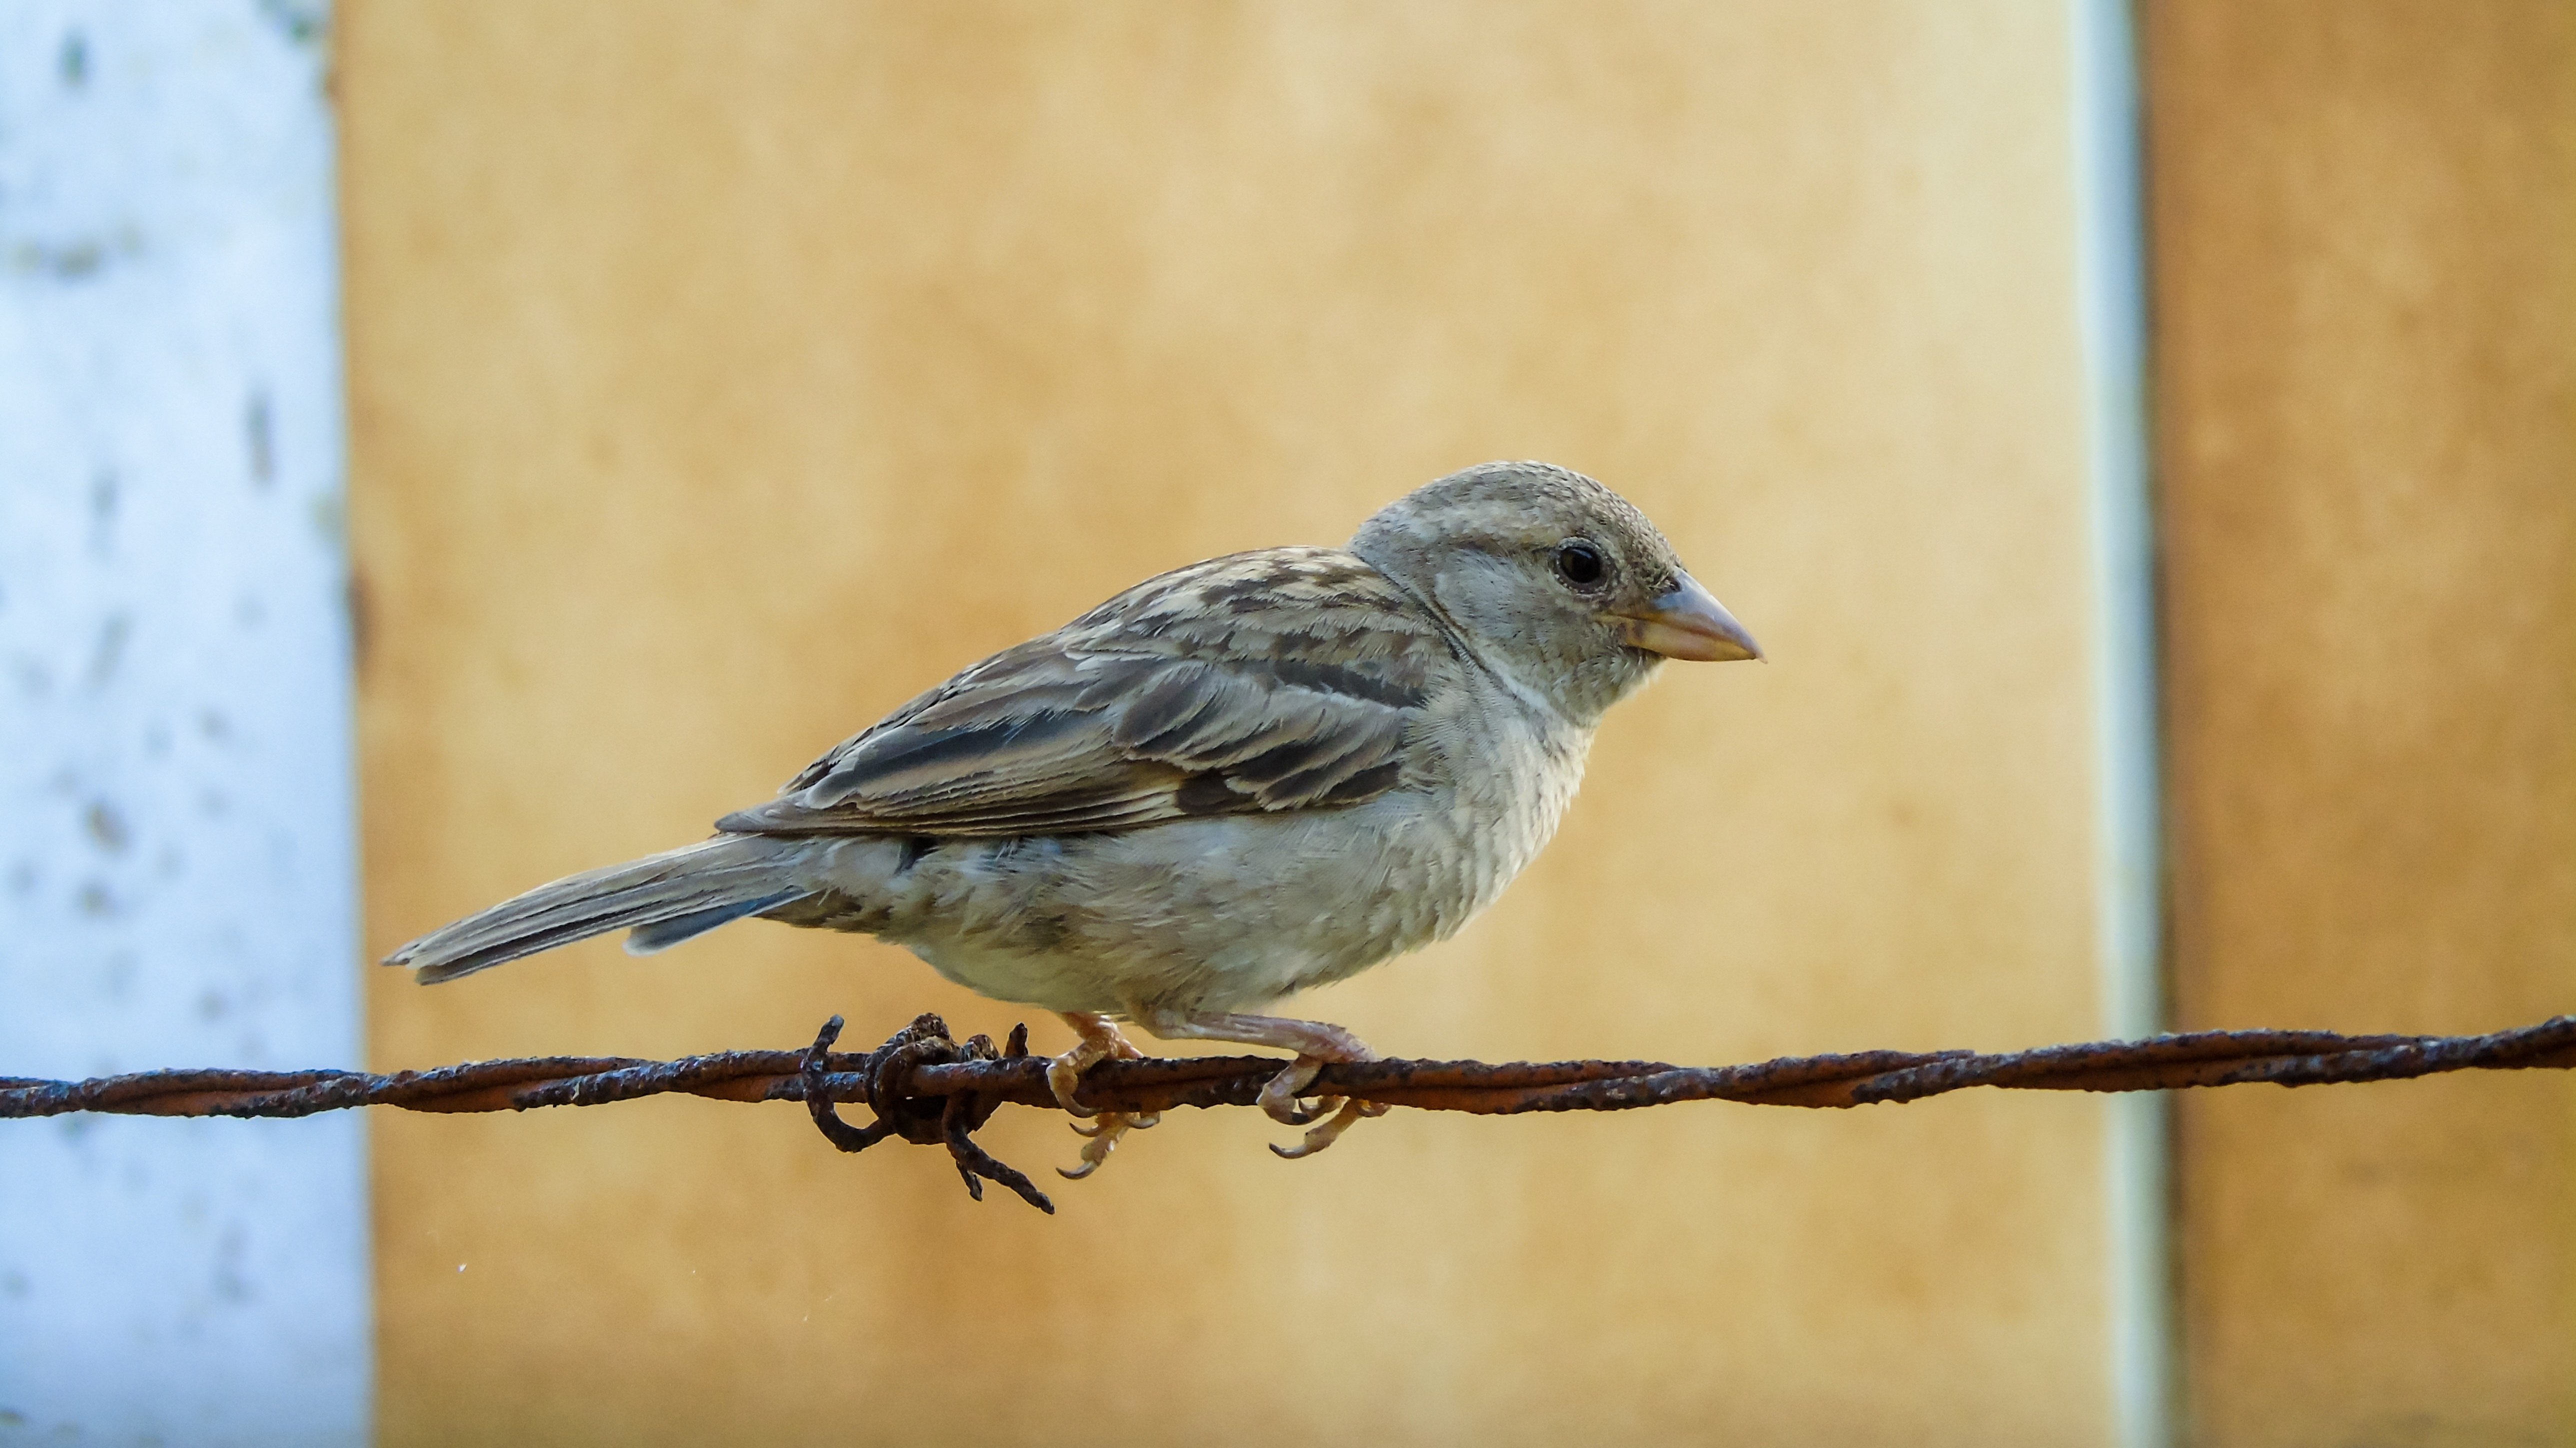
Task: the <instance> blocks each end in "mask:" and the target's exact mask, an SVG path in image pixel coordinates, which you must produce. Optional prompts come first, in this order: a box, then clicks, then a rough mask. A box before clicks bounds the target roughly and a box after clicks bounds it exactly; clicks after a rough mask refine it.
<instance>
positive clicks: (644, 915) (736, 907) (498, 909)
mask: <svg viewBox="0 0 2576 1448" xmlns="http://www.w3.org/2000/svg"><path fill="white" fill-rule="evenodd" d="M799 854H800V851H799V849H798V842H797V841H794V840H781V839H774V838H771V837H769V836H766V835H718V836H716V837H715V838H714V839H711V840H703V841H700V842H699V843H697V844H694V845H690V846H687V847H685V848H683V849H677V850H670V851H667V852H665V853H663V854H659V855H647V856H645V857H644V858H643V859H640V860H629V861H627V862H626V863H625V864H623V865H611V866H609V867H608V868H607V869H605V870H591V871H589V872H587V873H584V874H579V875H570V876H566V877H565V878H563V879H561V880H557V881H555V882H554V883H553V884H551V885H540V886H538V887H537V888H535V889H533V890H531V891H529V892H528V893H527V894H525V895H521V896H520V897H518V898H517V899H515V900H504V901H502V902H501V903H500V904H498V905H495V906H493V907H492V908H491V909H489V910H485V911H482V912H480V913H477V914H473V915H468V916H466V917H465V918H464V919H462V920H459V921H457V922H456V923H454V924H452V925H442V926H440V927H439V928H438V929H436V930H433V931H431V932H429V933H428V934H427V935H424V936H422V937H421V938H420V939H418V940H415V941H413V942H412V943H411V944H409V945H406V946H404V947H403V948H402V949H400V950H397V951H395V952H394V953H393V954H391V955H389V956H386V957H385V964H387V965H407V966H411V967H412V968H413V969H415V970H416V971H417V972H418V973H419V975H418V979H419V981H420V983H421V984H423V985H435V984H437V983H438V982H440V981H442V980H454V979H456V978H457V977H458V976H460V975H472V974H473V973H474V972H476V971H478V970H482V969H484V968H486V967H489V966H495V965H500V964H502V963H504V962H506V961H512V960H516V959H518V958H519V957H520V956H523V955H534V954H536V953H537V952H538V951H541V950H552V949H554V948H555V947H556V946H558V945H570V944H571V943H572V942H574V941H576V940H587V939H589V938H590V937H591V936H594V935H604V934H606V933H607V932H609V931H611V930H622V929H632V930H633V931H634V932H635V933H634V934H633V935H631V936H629V937H628V938H627V941H626V948H627V950H628V951H629V952H631V953H633V954H636V955H650V954H652V953H653V952H655V951H657V950H667V949H669V948H670V947H671V946H674V945H677V944H679V943H680V942H681V941H683V940H686V939H688V938H689V937H690V936H693V935H700V934H703V933H705V932H707V931H709V930H713V929H715V928H716V927H717V926H719V925H723V924H725V923H727V922H729V921H734V920H740V919H741V918H743V917H744V916H746V915H757V914H759V913H760V912H761V911H763V910H768V909H772V908H775V907H776V906H779V905H784V904H786V903H787V902H789V901H791V900H794V899H797V898H798V897H800V896H803V895H805V894H807V893H809V892H808V891H807V890H806V889H805V888H803V887H801V886H799V885H798V884H797V883H796V879H795V875H796V860H797V857H798V855H799Z"/></svg>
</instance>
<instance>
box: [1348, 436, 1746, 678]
mask: <svg viewBox="0 0 2576 1448" xmlns="http://www.w3.org/2000/svg"><path fill="white" fill-rule="evenodd" d="M1351 551H1352V552H1354V553H1357V554H1358V555H1359V556H1360V557H1362V558H1364V559H1366V560H1367V561H1368V563H1369V564H1370V566H1372V567H1374V568H1376V569H1377V570H1378V571H1379V572H1380V573H1383V574H1385V575H1387V576H1388V577H1389V578H1392V579H1394V580H1395V581H1396V582H1397V583H1399V584H1402V585H1404V586H1405V587H1406V588H1408V589H1410V590H1412V591H1413V592H1414V593H1415V594H1417V595H1418V596H1420V597H1422V598H1424V599H1427V600H1429V601H1430V602H1431V603H1432V604H1433V605H1434V606H1436V607H1437V608H1438V609H1439V610H1440V611H1441V613H1443V614H1445V615H1446V616H1447V617H1448V619H1449V621H1450V623H1451V624H1452V625H1453V626H1455V627H1456V628H1457V629H1458V631H1459V632H1460V633H1462V634H1463V635H1465V637H1466V639H1467V641H1468V643H1469V644H1470V645H1471V646H1472V647H1474V648H1475V649H1476V651H1477V652H1478V654H1479V655H1480V656H1481V657H1482V658H1483V659H1484V660H1485V662H1486V663H1487V664H1489V665H1492V666H1493V667H1496V668H1498V669H1501V670H1503V671H1505V672H1506V673H1508V674H1510V675H1511V677H1512V679H1513V681H1514V682H1516V683H1518V684H1520V685H1521V686H1522V687H1524V688H1527V689H1530V690H1532V691H1533V692H1536V693H1538V694H1540V695H1541V696H1542V697H1544V698H1546V699H1547V700H1548V701H1549V703H1551V704H1552V705H1554V706H1555V707H1556V708H1557V710H1558V711H1559V712H1560V713H1562V714H1564V715H1565V716H1566V717H1567V718H1569V719H1571V720H1574V721H1575V722H1577V723H1582V724H1590V723H1593V722H1594V721H1596V720H1598V719H1599V718H1600V717H1601V714H1602V713H1603V711H1605V710H1607V709H1608V708H1609V707H1610V706H1611V705H1612V704H1615V703H1617V702H1618V701H1619V700H1620V699H1622V698H1624V697H1625V696H1627V695H1628V694H1629V693H1631V692H1632V691H1634V690H1635V689H1636V688H1637V686H1638V685H1640V684H1642V683H1644V682H1645V681H1646V679H1647V677H1648V676H1649V675H1651V674H1652V673H1653V672H1654V670H1655V667H1656V666H1657V665H1658V664H1660V663H1662V662H1663V661H1664V660H1665V659H1697V660H1716V659H1758V658H1760V657H1762V650H1761V648H1760V647H1759V646H1758V645H1756V644H1755V643H1754V642H1753V636H1752V635H1751V634H1748V633H1746V632H1745V631H1744V626H1743V625H1742V624H1739V623H1737V622H1736V621H1735V618H1734V616H1733V615H1731V614H1729V613H1728V612H1727V611H1726V609H1725V608H1724V607H1723V606H1721V605H1720V604H1719V603H1718V601H1717V600H1716V599H1715V598H1712V597H1711V596H1709V592H1708V590H1707V589H1705V588H1702V587H1701V586H1700V585H1699V583H1698V582H1697V580H1695V579H1693V578H1692V577H1691V576H1690V574H1689V573H1688V572H1686V571H1684V570H1683V568H1682V565H1681V560H1680V559H1678V558H1676V557H1674V556H1673V548H1672V545H1671V544H1669V543H1667V542H1665V541H1664V535H1663V534H1662V533H1660V532H1657V531H1656V529H1655V525H1654V524H1652V523H1650V522H1648V521H1646V515H1645V514H1643V513H1640V512H1638V511H1637V509H1636V507H1635V506H1634V505H1633V504H1631V503H1629V501H1628V500H1627V499H1625V498H1622V497H1620V496H1619V495H1618V494H1617V493H1614V492H1612V491H1610V490H1609V489H1608V488H1605V487H1603V486H1601V485H1600V484H1599V483H1596V482H1594V481H1593V480H1592V479H1590V478H1587V477H1585V476H1583V475H1582V474H1581V473H1578V472H1573V471H1571V470H1569V469H1566V468H1560V467H1555V466H1552V465H1550V464H1547V463H1531V462H1520V463H1486V464H1483V465H1482V466H1479V467H1472V468H1469V469H1467V470H1466V471H1464V472H1458V473H1452V474H1450V475H1449V476H1448V477H1445V478H1442V479H1440V480H1439V481H1438V482H1436V483H1430V484H1426V485H1425V486H1423V487H1420V488H1417V489H1415V490H1414V491H1412V492H1410V493H1408V494H1406V495H1405V496H1403V497H1401V498H1398V499H1396V500H1395V501H1394V502H1393V503H1390V504H1388V505H1387V506H1386V507H1384V508H1382V509H1380V510H1379V511H1378V513H1377V514H1376V516H1374V517H1372V518H1370V519H1369V520H1368V521H1367V522H1365V523H1363V524H1361V525H1360V531H1359V534H1358V536H1356V537H1354V538H1353V539H1352V540H1351Z"/></svg>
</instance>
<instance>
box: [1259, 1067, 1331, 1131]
mask: <svg viewBox="0 0 2576 1448" xmlns="http://www.w3.org/2000/svg"><path fill="white" fill-rule="evenodd" d="M1323 1069H1324V1063H1323V1061H1322V1060H1321V1059H1320V1058H1318V1057H1314V1056H1299V1057H1298V1058H1297V1059H1296V1060H1294V1061H1291V1062H1289V1063H1288V1065H1287V1067H1286V1068H1285V1069H1283V1070H1281V1071H1280V1073H1279V1074H1278V1075H1276V1076H1273V1077H1271V1078H1270V1081H1269V1084H1267V1085H1265V1086H1263V1087H1262V1088H1261V1095H1260V1096H1259V1097H1258V1098H1256V1099H1257V1100H1258V1101H1259V1103H1260V1106H1261V1109H1262V1110H1263V1111H1264V1112H1267V1113H1268V1114H1269V1116H1270V1119H1271V1120H1273V1121H1276V1122H1278V1123H1279V1124H1280V1125H1282V1126H1303V1125H1305V1124H1306V1123H1307V1122H1309V1121H1312V1120H1314V1119H1315V1116H1316V1115H1317V1114H1319V1113H1320V1107H1319V1108H1318V1111H1317V1112H1309V1111H1308V1110H1307V1109H1306V1106H1305V1103H1303V1102H1301V1101H1299V1100H1298V1099H1297V1093H1299V1092H1301V1091H1303V1090H1305V1089H1306V1088H1307V1087H1308V1086H1310V1085H1312V1084H1314V1080H1315V1077H1316V1075H1317V1074H1318V1073H1319V1072H1321V1071H1322V1070H1323Z"/></svg>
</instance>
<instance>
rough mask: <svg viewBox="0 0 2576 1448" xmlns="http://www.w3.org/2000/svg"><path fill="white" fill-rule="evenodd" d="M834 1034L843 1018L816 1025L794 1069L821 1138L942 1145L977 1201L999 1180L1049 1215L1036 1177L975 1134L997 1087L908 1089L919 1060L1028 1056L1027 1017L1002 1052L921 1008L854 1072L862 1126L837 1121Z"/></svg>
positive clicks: (860, 1147) (1051, 1209)
mask: <svg viewBox="0 0 2576 1448" xmlns="http://www.w3.org/2000/svg"><path fill="white" fill-rule="evenodd" d="M840 1038H841V1018H840V1017H839V1016H834V1017H832V1018H831V1019H830V1020H828V1021H825V1022H824V1023H823V1029H822V1030H820V1031H818V1032H816V1033H815V1036H814V1044H813V1045H812V1046H811V1047H809V1048H808V1049H807V1050H806V1052H805V1058H804V1060H803V1061H802V1062H801V1063H800V1064H799V1065H798V1067H797V1073H796V1075H797V1084H798V1086H799V1087H800V1088H801V1089H802V1091H803V1094H804V1097H805V1109H806V1110H807V1111H808V1112H810V1113H812V1115H813V1117H814V1125H815V1126H816V1127H817V1128H818V1129H820V1130H821V1131H822V1133H823V1139H824V1140H826V1141H828V1142H830V1143H832V1145H834V1146H836V1147H839V1148H840V1149H841V1150H843V1151H848V1152H860V1151H865V1150H867V1149H868V1148H869V1147H872V1146H874V1145H876V1144H877V1143H878V1142H880V1141H883V1140H885V1139H886V1138H887V1137H889V1136H900V1137H902V1138H903V1139H904V1140H906V1141H909V1142H912V1143H913V1144H914V1145H916V1146H931V1145H941V1146H945V1147H947V1148H948V1155H949V1159H950V1160H952V1161H954V1162H955V1163H956V1164H957V1174H958V1175H959V1176H961V1177H964V1178H965V1179H966V1195H968V1196H970V1197H972V1198H974V1199H975V1200H976V1201H979V1202H980V1201H982V1200H984V1182H985V1181H987V1180H990V1181H997V1182H1000V1183H1001V1184H1002V1185H1004V1186H1006V1187H1009V1188H1010V1189H1011V1190H1012V1191H1014V1192H1017V1193H1018V1194H1019V1197H1020V1200H1021V1201H1024V1202H1026V1203H1028V1204H1029V1205H1030V1206H1033V1207H1035V1208H1037V1209H1038V1210H1039V1211H1041V1212H1044V1213H1046V1214H1047V1215H1048V1216H1054V1215H1055V1203H1054V1202H1052V1201H1050V1200H1048V1198H1047V1194H1046V1193H1044V1192H1042V1191H1039V1190H1038V1188H1037V1183H1035V1182H1032V1181H1030V1180H1029V1179H1028V1176H1027V1175H1026V1174H1025V1173H1023V1172H1021V1171H1020V1170H1019V1169H1018V1168H1016V1167H1013V1166H1010V1165H1008V1164H1006V1163H1004V1162H1001V1161H998V1160H996V1159H995V1158H994V1156H993V1154H992V1153H991V1152H988V1151H986V1150H985V1149H984V1148H983V1147H981V1146H979V1145H977V1144H976V1142H975V1137H974V1133H975V1131H976V1130H977V1129H978V1128H980V1127H982V1126H983V1124H984V1123H985V1122H987V1121H990V1120H991V1119H992V1117H993V1112H994V1111H995V1110H996V1109H997V1108H999V1107H1000V1106H1001V1104H1002V1098H1001V1096H1000V1095H999V1094H997V1093H995V1092H991V1091H958V1092H954V1093H951V1094H949V1095H946V1096H923V1095H916V1094H914V1093H913V1091H912V1090H911V1081H912V1079H913V1072H914V1071H915V1070H916V1069H918V1068H919V1067H922V1066H925V1065H928V1066H946V1065H952V1064H955V1063H958V1062H966V1061H1002V1060H1018V1059H1024V1058H1026V1057H1027V1055H1028V1054H1029V1028H1028V1027H1027V1026H1026V1025H1021V1026H1019V1027H1017V1028H1015V1029H1014V1030H1013V1031H1012V1032H1011V1048H1010V1051H1009V1053H1008V1054H1005V1053H1003V1052H1000V1051H996V1050H994V1049H993V1038H992V1037H990V1036H980V1035H979V1036H975V1037H972V1038H970V1039H968V1040H967V1042H966V1043H965V1044H964V1045H962V1046H961V1045H959V1044H958V1043H957V1042H956V1041H955V1040H953V1039H951V1038H950V1037H949V1034H948V1023H947V1022H946V1021H944V1020H941V1019H940V1018H939V1016H938V1015H937V1013H935V1012H931V1011H924V1012H922V1013H921V1014H920V1015H918V1016H915V1017H913V1020H912V1024H911V1025H908V1026H906V1027H904V1028H903V1029H902V1030H900V1031H897V1032H895V1033H894V1035H893V1036H892V1037H891V1038H890V1039H888V1040H887V1041H886V1043H885V1044H884V1045H882V1046H879V1047H877V1048H876V1049H875V1050H873V1051H870V1052H869V1053H868V1054H867V1056H866V1057H865V1059H864V1060H863V1062H862V1063H861V1067H860V1070H859V1071H858V1072H857V1073H856V1074H858V1075H860V1076H863V1077H865V1078H866V1081H867V1091H866V1095H865V1096H864V1097H863V1098H862V1099H864V1100H865V1101H866V1102H867V1104H868V1110H870V1111H871V1112H874V1113H875V1114H876V1118H877V1119H876V1121H875V1122H874V1123H872V1124H870V1125H868V1126H864V1127H854V1126H852V1125H850V1124H849V1123H848V1122H846V1121H843V1120H842V1119H841V1113H840V1111H839V1110H838V1109H837V1108H836V1107H835V1105H834V1104H833V1086H832V1080H831V1070H830V1065H831V1051H832V1043H833V1042H835V1041H837V1040H839V1039H840Z"/></svg>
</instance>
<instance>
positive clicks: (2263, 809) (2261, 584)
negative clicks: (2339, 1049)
mask: <svg viewBox="0 0 2576 1448" xmlns="http://www.w3.org/2000/svg"><path fill="white" fill-rule="evenodd" d="M2149 14H2150V22H2151V23H2150V25H2149V28H2148V33H2147V40H2148V46H2149V54H2150V57H2151V64H2150V76H2151V87H2150V95H2151V105H2150V114H2151V115H2152V116H2153V117H2154V118H2155V132H2154V145H2153V148H2152V157H2153V162H2154V171H2153V176H2154V182H2153V186H2152V187H2151V195H2152V197H2153V199H2154V205H2155V217H2154V231H2153V242H2154V247H2155V252H2156V275H2157V278H2158V291H2157V307H2156V313H2155V322H2156V327H2157V339H2156V340H2157V350H2158V356H2159V358H2160V361H2161V365H2160V368H2159V371H2158V376H2157V381H2158V388H2159V393H2160V396H2161V399H2162V406H2163V409H2164V410H2163V416H2162V420H2161V427H2160V430H2159V437H2158V453H2159V472H2160V484H2161V487H2162V489H2163V495H2164V508H2163V513H2164V517H2163V532H2164V544H2165V551H2166V596H2167V604H2166V607H2167V621H2168V632H2169V638H2170V650H2169V658H2168V660H2167V677H2166V698H2167V703H2168V714H2169V726H2168V727H2169V735H2170V745H2169V747H2170V754H2171V804H2170V815H2171V819H2172V821H2173V831H2172V841H2173V844H2172V848H2173V854H2174V890H2173V910H2174V966H2175V986H2176V991H2177V997H2178V1004H2179V1007H2180V1011H2181V1015H2182V1021H2183V1023H2184V1024H2186V1025H2192V1026H2256V1025H2307V1026H2329V1027H2337V1028H2342V1029H2348V1030H2391V1029H2397V1030H2410V1031H2412V1030H2426V1031H2487V1030H2494V1029H2497V1028H2499V1027H2503V1026H2508V1025H2514V1024H2519V1023H2522V1022H2527V1021H2532V1020H2537V1019H2540V1018H2541V1017H2544V1016H2548V1015H2551V1014H2553V1013H2556V1012H2561V1011H2566V1010H2569V1009H2570V1008H2571V1005H2576V999H2572V998H2571V993H2570V984H2571V982H2572V981H2576V7H2570V6H2568V5H2566V4H2564V3H2560V0H2522V3H2507V0H2480V3H2477V4H2473V5H2460V4H2449V3H2440V0H2429V3H2411V4H2394V3H2382V0H2372V3H2363V4H2355V3H2349V0H2292V3H2266V4H2254V5H2249V4H2243V3H2239V0H2188V3H2172V4H2163V5H2158V6H2156V7H2153V8H2152V9H2151V10H2150V12H2149ZM2179 1124H2180V1141H2181V1147H2182V1157H2181V1162H2180V1167H2181V1184H2182V1188H2183V1191H2182V1197H2181V1202H2182V1208H2183V1212H2182V1231H2181V1234H2180V1242H2181V1247H2182V1262H2183V1269H2184V1271H2183V1281H2184V1285H2185V1291H2184V1313H2183V1322H2184V1325H2185V1329H2186V1334H2187V1341H2188V1344H2189V1352H2188V1378H2189V1385H2190V1394H2189V1397H2190V1403H2191V1409H2190V1414H2189V1418H2190V1422H2191V1426H2192V1429H2193V1432H2194V1441H2197V1442H2201V1443H2207V1444H2211V1445H2239V1444H2246V1445H2255V1444H2260V1445H2274V1444H2280V1445H2292V1444H2297V1445H2306V1444H2315V1445H2341V1444H2351V1443H2426V1444H2434V1443H2441V1444H2449V1443H2462V1444H2488V1443H2564V1442H2569V1441H2576V1081H2571V1080H2570V1079H2569V1078H2568V1077H2567V1076H2565V1075H2564V1074H2563V1073H2558V1072H2534V1073H2531V1074H2528V1075H2515V1076H2491V1077H2478V1078H2458V1079H2451V1080H2444V1081H2432V1082H2423V1083H2419V1084H2411V1085H2404V1086H2373V1087H2361V1088H2352V1089H2336V1090H2330V1091H2299V1092H2277V1091H2262V1090H2255V1091H2244V1092H2226V1093H2203V1094H2198V1095H2194V1096H2191V1097H2188V1098H2186V1099H2185V1101H2184V1103H2183V1110H2182V1113H2181V1116H2180V1118H2179Z"/></svg>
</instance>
